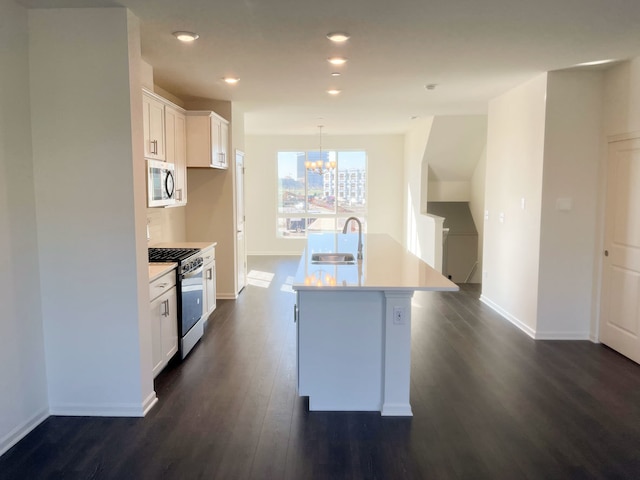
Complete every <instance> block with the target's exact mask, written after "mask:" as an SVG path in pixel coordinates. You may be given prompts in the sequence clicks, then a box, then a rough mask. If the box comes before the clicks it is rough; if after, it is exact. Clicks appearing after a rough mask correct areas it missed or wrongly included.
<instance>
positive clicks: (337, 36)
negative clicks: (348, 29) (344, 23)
mask: <svg viewBox="0 0 640 480" xmlns="http://www.w3.org/2000/svg"><path fill="white" fill-rule="evenodd" d="M327 38H328V39H329V40H331V41H332V42H336V43H342V42H346V41H347V40H349V34H348V33H344V32H332V33H328V34H327Z"/></svg>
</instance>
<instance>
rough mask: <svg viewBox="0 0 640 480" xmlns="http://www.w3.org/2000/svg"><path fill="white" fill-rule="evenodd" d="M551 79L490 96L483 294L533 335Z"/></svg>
mask: <svg viewBox="0 0 640 480" xmlns="http://www.w3.org/2000/svg"><path fill="white" fill-rule="evenodd" d="M546 85H547V75H546V74H542V75H539V76H538V77H536V78H534V79H533V80H531V81H529V82H527V83H525V84H523V85H521V86H519V87H516V88H514V89H512V90H510V91H508V92H507V93H505V94H503V95H501V96H499V97H498V98H496V99H494V100H491V101H490V102H489V117H488V118H489V122H488V133H487V167H486V185H485V202H484V203H485V207H484V208H485V209H486V210H488V211H489V219H488V220H486V221H485V224H484V249H483V271H484V278H483V284H482V300H483V301H485V302H486V303H488V304H489V305H491V306H492V307H494V308H495V309H496V310H498V311H500V312H501V313H502V314H503V315H505V316H506V317H507V318H509V319H510V320H511V321H512V322H514V323H516V324H518V325H519V326H520V327H521V328H523V329H524V330H525V331H527V332H528V333H529V334H530V335H533V334H534V332H535V329H536V321H537V306H538V263H539V251H540V213H541V196H542V167H543V159H544V157H543V156H544V128H545V97H546ZM522 198H524V199H525V204H526V208H525V209H524V210H522V209H521V199H522ZM501 213H503V214H504V222H500V214H501Z"/></svg>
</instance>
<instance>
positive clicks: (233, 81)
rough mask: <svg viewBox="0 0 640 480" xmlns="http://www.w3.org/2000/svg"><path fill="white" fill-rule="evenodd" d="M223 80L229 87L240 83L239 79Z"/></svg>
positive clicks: (227, 78)
mask: <svg viewBox="0 0 640 480" xmlns="http://www.w3.org/2000/svg"><path fill="white" fill-rule="evenodd" d="M222 80H224V81H225V82H227V83H228V84H229V85H235V84H236V83H238V82H239V81H240V79H239V78H238V77H224V78H223V79H222Z"/></svg>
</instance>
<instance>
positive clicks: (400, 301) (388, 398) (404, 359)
mask: <svg viewBox="0 0 640 480" xmlns="http://www.w3.org/2000/svg"><path fill="white" fill-rule="evenodd" d="M384 296H385V329H384V352H385V354H384V377H383V378H384V382H383V390H384V393H383V404H382V412H381V413H382V415H383V416H395V417H398V416H400V417H411V416H413V412H412V411H411V404H410V384H411V298H412V297H413V291H385V292H384Z"/></svg>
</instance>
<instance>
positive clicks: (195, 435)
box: [0, 257, 640, 480]
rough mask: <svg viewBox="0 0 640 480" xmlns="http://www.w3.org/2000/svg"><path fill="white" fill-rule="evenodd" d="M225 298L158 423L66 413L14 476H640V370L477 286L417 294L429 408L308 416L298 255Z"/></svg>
mask: <svg viewBox="0 0 640 480" xmlns="http://www.w3.org/2000/svg"><path fill="white" fill-rule="evenodd" d="M250 260H251V263H250V269H256V270H259V271H263V272H272V273H274V274H275V277H274V278H273V280H272V281H271V283H270V284H269V286H268V288H265V286H252V285H250V286H248V287H247V288H245V290H244V292H243V293H242V294H241V296H240V297H239V299H238V300H237V301H235V302H234V301H220V302H219V306H218V309H217V310H216V312H215V313H214V315H213V316H212V317H211V319H210V322H209V328H208V330H207V332H206V335H205V337H204V338H203V340H202V341H201V342H200V344H199V345H198V347H197V348H196V349H195V350H194V351H193V352H192V354H191V355H190V356H189V357H188V361H186V362H185V363H183V364H178V365H170V366H169V367H168V368H167V369H166V370H165V371H164V372H163V373H162V374H161V375H160V376H159V377H158V378H157V379H156V391H157V393H158V397H159V399H160V402H159V404H158V405H157V406H156V407H155V408H154V409H153V410H152V411H151V412H150V413H149V414H148V415H147V417H146V418H143V419H120V418H73V417H51V418H49V419H48V420H46V421H45V422H44V423H43V424H42V425H40V426H39V427H38V428H37V429H36V430H34V431H33V432H32V433H31V434H29V435H28V436H27V437H26V438H25V439H23V440H22V441H21V442H20V443H19V444H18V445H16V446H15V447H14V448H13V449H11V450H10V451H8V452H7V453H6V454H5V455H4V456H2V457H0V478H2V479H43V478H52V479H54V478H55V479H75V478H82V479H85V478H87V479H88V478H109V479H225V480H227V479H247V478H253V479H315V478H318V479H342V478H352V479H438V480H439V479H457V478H468V479H525V478H526V479H595V478H602V479H638V478H640V366H639V365H636V364H634V363H632V362H631V361H629V360H627V359H625V358H624V357H622V356H620V355H618V354H617V353H615V352H613V351H612V350H610V349H608V348H606V347H604V346H600V345H595V344H592V343H590V342H557V341H554V342H552V341H537V342H535V341H533V340H531V339H530V338H529V337H527V336H526V335H525V334H523V333H522V332H520V331H519V330H518V329H516V328H515V327H513V326H512V325H511V324H509V323H507V322H506V321H505V320H503V319H502V318H501V317H499V316H498V315H496V314H495V313H494V312H492V311H491V310H490V309H489V308H487V307H486V306H484V305H483V304H481V303H480V302H479V301H478V300H477V298H478V296H479V288H478V287H477V286H463V288H462V289H461V291H460V292H459V293H417V294H416V295H415V296H414V309H413V315H414V317H413V328H412V334H413V338H412V373H411V403H412V406H413V412H414V417H413V418H410V419H408V418H382V417H380V415H379V414H377V413H322V412H311V413H310V412H308V411H307V409H306V401H305V399H304V398H298V397H297V396H296V392H295V383H296V378H295V325H294V323H293V320H292V307H293V304H294V295H293V293H291V292H290V291H288V290H289V289H288V288H287V277H288V276H290V275H293V274H294V272H295V267H296V263H297V260H296V259H288V258H272V257H252V258H251V259H250Z"/></svg>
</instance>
